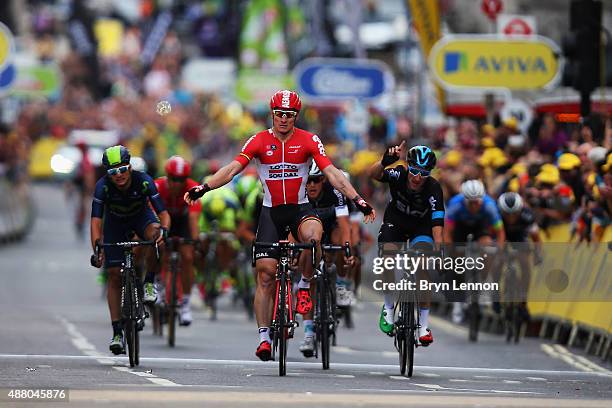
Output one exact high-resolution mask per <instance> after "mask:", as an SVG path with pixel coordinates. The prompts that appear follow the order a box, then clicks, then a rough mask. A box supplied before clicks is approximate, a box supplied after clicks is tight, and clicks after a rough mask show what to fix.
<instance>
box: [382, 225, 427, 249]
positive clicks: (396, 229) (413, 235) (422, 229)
mask: <svg viewBox="0 0 612 408" xmlns="http://www.w3.org/2000/svg"><path fill="white" fill-rule="evenodd" d="M406 241H408V242H409V243H410V246H411V247H412V246H414V245H416V244H429V246H433V244H434V240H433V237H432V233H431V225H428V224H427V223H425V222H421V223H420V224H419V223H410V228H404V227H402V226H401V225H397V224H392V223H388V222H384V223H383V224H382V225H381V226H380V230H379V232H378V243H379V244H383V243H388V242H401V243H404V242H406Z"/></svg>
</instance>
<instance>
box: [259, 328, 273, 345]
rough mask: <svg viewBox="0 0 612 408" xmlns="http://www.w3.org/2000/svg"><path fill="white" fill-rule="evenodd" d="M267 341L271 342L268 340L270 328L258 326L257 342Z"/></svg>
mask: <svg viewBox="0 0 612 408" xmlns="http://www.w3.org/2000/svg"><path fill="white" fill-rule="evenodd" d="M262 341H267V342H268V343H272V340H270V328H269V327H260V328H259V342H260V343H261V342H262Z"/></svg>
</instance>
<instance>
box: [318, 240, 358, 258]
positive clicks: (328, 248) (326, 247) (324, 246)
mask: <svg viewBox="0 0 612 408" xmlns="http://www.w3.org/2000/svg"><path fill="white" fill-rule="evenodd" d="M321 249H322V250H323V251H344V256H345V257H347V258H350V257H351V246H350V245H349V243H348V242H345V243H344V245H331V244H322V245H321Z"/></svg>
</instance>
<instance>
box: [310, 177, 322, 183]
mask: <svg viewBox="0 0 612 408" xmlns="http://www.w3.org/2000/svg"><path fill="white" fill-rule="evenodd" d="M322 181H323V176H313V177H308V181H307V182H306V184H308V183H315V184H316V183H320V182H322Z"/></svg>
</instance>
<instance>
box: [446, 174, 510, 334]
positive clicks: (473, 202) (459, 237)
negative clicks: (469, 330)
mask: <svg viewBox="0 0 612 408" xmlns="http://www.w3.org/2000/svg"><path fill="white" fill-rule="evenodd" d="M444 232H445V235H446V237H445V240H446V242H449V243H450V242H454V243H465V242H467V241H468V236H469V235H471V236H472V239H473V241H474V242H476V243H478V244H479V246H480V247H491V246H493V245H495V244H496V245H497V246H498V248H503V245H504V243H505V241H506V234H505V231H504V223H503V221H502V218H501V216H500V214H499V211H498V210H497V205H496V203H495V200H494V199H493V198H491V197H490V196H489V195H488V194H486V193H485V188H484V185H483V184H482V181H480V180H467V181H465V182H464V183H463V184H462V185H461V193H460V194H457V195H456V196H454V197H453V198H451V199H450V201H449V202H448V205H447V209H446V229H445V231H444ZM491 259H492V258H491V257H488V258H487V259H486V261H485V274H486V273H487V272H488V270H489V269H490V265H491V262H490V260H491ZM461 276H463V275H461ZM462 315H463V311H462V306H461V304H460V303H458V302H455V303H454V304H453V312H452V318H453V321H454V322H455V323H459V322H461V320H462Z"/></svg>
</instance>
